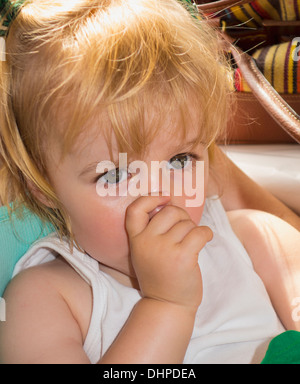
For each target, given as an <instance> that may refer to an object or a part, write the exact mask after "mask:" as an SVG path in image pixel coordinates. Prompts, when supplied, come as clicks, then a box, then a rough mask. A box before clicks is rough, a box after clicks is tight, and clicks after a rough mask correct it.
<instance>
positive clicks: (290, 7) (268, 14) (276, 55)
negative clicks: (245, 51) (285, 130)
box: [221, 0, 300, 94]
mask: <svg viewBox="0 0 300 384" xmlns="http://www.w3.org/2000/svg"><path fill="white" fill-rule="evenodd" d="M263 19H271V20H279V21H295V20H300V0H256V1H252V2H251V3H250V4H244V5H240V6H235V7H232V8H229V9H227V10H224V12H223V14H222V17H221V20H222V22H223V25H224V22H225V24H226V26H231V28H232V27H233V28H240V29H241V30H247V29H248V28H249V31H251V30H253V29H258V30H259V28H260V27H261V26H262V21H263ZM229 31H230V30H229ZM295 50H296V51H295ZM295 52H298V58H297V60H295V56H296V55H295ZM299 54H300V39H295V40H292V39H291V41H290V42H284V43H280V44H277V45H273V46H269V47H264V48H260V49H258V50H256V51H255V53H254V54H252V56H253V57H254V59H255V60H256V62H257V65H258V67H259V69H260V70H261V71H262V73H263V74H264V75H265V77H266V78H267V80H268V81H269V82H270V83H271V85H272V86H273V87H274V88H275V89H276V90H277V92H279V93H284V94H298V93H300V56H299ZM234 76H235V78H234V83H235V89H236V90H237V91H240V92H250V91H251V90H250V88H249V86H248V85H247V83H246V82H245V80H244V79H243V77H242V76H241V74H240V70H239V69H237V70H236V71H235V73H234Z"/></svg>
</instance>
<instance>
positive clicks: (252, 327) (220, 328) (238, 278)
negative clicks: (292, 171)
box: [14, 198, 285, 364]
mask: <svg viewBox="0 0 300 384" xmlns="http://www.w3.org/2000/svg"><path fill="white" fill-rule="evenodd" d="M200 225H207V226H209V227H210V228H211V229H212V231H213V232H214V238H213V240H212V241H211V242H210V243H208V244H207V245H206V246H205V248H204V249H203V250H202V251H201V252H200V253H199V265H200V268H201V272H202V278H203V300H202V303H201V305H200V306H199V309H198V312H197V315H196V319H195V325H194V331H193V335H192V338H191V340H190V343H189V346H188V348H187V352H186V355H185V359H184V363H207V364H209V363H211V364H212V363H216V364H224V363H232V364H239V363H243V364H248V363H259V362H261V360H262V359H263V357H264V355H265V352H266V350H267V347H268V344H269V342H270V340H271V339H272V338H273V337H275V336H277V335H278V334H280V333H282V332H284V331H285V329H284V327H283V326H282V324H281V322H280V320H279V319H278V317H277V315H276V313H275V311H274V309H273V307H272V304H271V302H270V299H269V296H268V294H267V292H266V289H265V287H264V285H263V282H262V280H261V279H260V278H259V276H258V275H257V274H256V273H255V271H254V269H253V266H252V262H251V260H250V258H249V256H248V254H247V252H246V251H245V249H244V247H243V246H242V244H241V242H240V241H239V240H238V238H237V237H236V236H235V234H234V233H233V231H232V229H231V226H230V223H229V221H228V219H227V215H226V212H225V211H224V208H223V206H222V204H221V202H220V200H219V199H218V198H209V199H207V201H206V204H205V209H204V212H203V217H202V219H201V222H200ZM57 254H59V255H61V256H62V257H63V258H64V259H65V260H66V261H67V262H68V263H69V264H70V265H71V266H72V267H73V268H74V269H75V270H76V271H77V272H78V273H79V274H80V276H81V277H82V278H83V279H84V280H85V281H86V282H87V283H88V284H90V286H91V287H92V292H93V310H92V315H91V320H90V326H89V330H88V334H87V337H86V339H85V341H84V350H85V352H86V354H87V356H88V357H89V359H90V361H91V363H97V362H98V361H99V359H100V358H101V357H102V356H103V355H104V353H105V352H106V350H107V349H108V348H109V346H110V345H111V344H112V343H113V341H114V339H115V337H116V336H117V335H118V333H119V331H120V330H121V329H122V327H123V325H124V323H125V322H126V320H127V318H128V317H129V315H130V312H131V311H132V309H133V307H134V305H135V304H136V303H137V302H138V301H139V300H140V298H141V295H140V292H139V291H138V290H136V289H133V288H128V287H125V286H123V285H121V284H120V283H118V282H117V281H116V280H114V279H113V278H112V277H110V276H109V275H107V274H106V273H104V272H102V271H100V269H99V264H98V262H97V261H96V260H94V259H92V258H91V257H89V256H88V255H86V254H84V253H82V252H79V251H78V250H77V249H75V248H74V251H73V254H71V253H70V251H69V249H68V245H67V243H63V242H61V241H60V240H59V239H58V237H57V236H56V235H55V234H52V235H50V236H48V237H47V238H45V239H42V240H40V241H38V242H37V243H35V244H34V245H33V246H32V247H31V249H30V250H29V251H28V252H27V253H26V255H25V256H24V257H22V258H21V259H20V261H19V262H18V263H17V265H16V267H15V271H14V275H16V274H17V273H19V272H20V271H22V270H24V269H26V268H28V267H32V266H34V265H38V264H42V263H45V262H47V261H50V260H53V259H54V258H55V257H56V256H57Z"/></svg>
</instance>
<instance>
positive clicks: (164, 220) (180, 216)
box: [148, 205, 191, 234]
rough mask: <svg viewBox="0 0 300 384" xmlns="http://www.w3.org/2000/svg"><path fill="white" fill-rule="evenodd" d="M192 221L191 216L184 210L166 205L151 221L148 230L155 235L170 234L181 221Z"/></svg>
mask: <svg viewBox="0 0 300 384" xmlns="http://www.w3.org/2000/svg"><path fill="white" fill-rule="evenodd" d="M184 220H191V218H190V216H189V214H188V213H187V212H186V211H185V210H184V209H182V208H180V207H177V206H174V205H166V206H165V207H164V208H162V209H161V210H160V211H159V212H158V213H157V214H156V215H155V216H154V217H153V218H152V220H151V221H150V223H149V225H148V229H149V230H151V231H152V232H153V233H155V234H162V233H166V232H168V231H169V230H170V229H171V228H172V227H173V226H174V225H176V224H177V223H179V222H180V221H184Z"/></svg>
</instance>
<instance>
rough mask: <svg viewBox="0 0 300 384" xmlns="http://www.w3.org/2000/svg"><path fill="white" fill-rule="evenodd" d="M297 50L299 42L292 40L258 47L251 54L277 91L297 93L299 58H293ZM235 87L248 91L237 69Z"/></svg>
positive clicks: (299, 85)
mask: <svg viewBox="0 0 300 384" xmlns="http://www.w3.org/2000/svg"><path fill="white" fill-rule="evenodd" d="M298 51H299V52H300V42H299V40H294V42H287V43H281V44H277V45H272V46H270V47H265V48H261V49H258V50H257V51H256V52H255V53H254V54H253V55H252V56H253V58H254V59H255V60H256V63H257V65H258V67H259V69H260V70H261V72H262V73H263V74H264V75H265V77H266V79H267V80H268V81H269V82H270V83H271V84H272V86H273V87H274V88H275V89H276V91H277V92H279V93H285V94H297V93H300V60H298V61H296V60H294V58H295V57H294V56H295V54H296V52H298ZM235 89H236V90H237V91H241V92H250V88H249V87H248V85H247V83H246V82H245V81H244V79H243V78H242V76H241V75H240V71H239V69H237V70H236V72H235Z"/></svg>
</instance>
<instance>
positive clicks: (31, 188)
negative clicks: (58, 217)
mask: <svg viewBox="0 0 300 384" xmlns="http://www.w3.org/2000/svg"><path fill="white" fill-rule="evenodd" d="M26 183H27V186H28V189H29V191H30V192H31V194H32V195H33V196H34V197H35V199H37V200H38V201H39V202H40V203H42V204H44V205H45V206H46V207H48V208H56V207H55V204H54V203H53V201H51V200H50V199H49V198H48V197H46V195H45V194H44V193H43V192H42V191H41V190H40V189H39V188H38V186H37V185H36V184H35V183H34V182H33V181H32V180H29V179H27V180H26Z"/></svg>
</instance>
